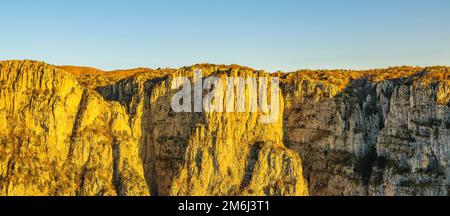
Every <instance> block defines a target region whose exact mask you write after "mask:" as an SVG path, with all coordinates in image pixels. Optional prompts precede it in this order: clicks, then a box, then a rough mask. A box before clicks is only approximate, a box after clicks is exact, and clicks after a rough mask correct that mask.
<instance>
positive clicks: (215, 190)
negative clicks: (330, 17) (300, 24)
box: [0, 61, 450, 195]
mask: <svg viewBox="0 0 450 216" xmlns="http://www.w3.org/2000/svg"><path fill="white" fill-rule="evenodd" d="M196 70H201V71H202V72H203V74H204V76H205V78H207V77H211V76H214V77H218V78H219V79H220V80H222V81H223V82H224V83H226V78H227V77H236V76H240V77H277V78H279V79H280V86H281V92H280V99H281V100H280V102H279V104H278V106H279V108H280V113H279V120H278V121H276V122H275V123H271V124H263V123H261V122H260V121H259V118H260V117H261V116H262V115H264V113H262V112H249V111H248V110H247V111H245V112H240V113H236V112H233V113H226V112H224V113H220V112H202V113H194V112H193V113H176V112H174V111H173V110H172V109H171V100H172V98H173V96H174V94H176V92H177V91H178V90H179V89H174V88H172V87H173V86H172V85H173V81H174V79H175V78H178V77H188V78H189V79H190V80H193V73H194V71H196ZM449 74H450V72H449V69H448V68H445V67H434V68H406V67H404V68H392V69H386V70H373V71H361V72H356V71H298V72H294V73H273V74H268V73H266V72H263V71H256V70H253V69H251V68H246V67H241V66H236V65H231V66H224V65H195V66H191V67H184V68H180V69H158V70H152V69H145V68H139V69H133V70H125V71H112V72H103V71H99V70H94V69H89V68H80V67H67V66H66V67H55V66H51V65H47V64H45V63H42V62H35V61H5V62H1V63H0V194H1V195H447V194H448V193H449V192H450V191H449V185H450V166H449V164H448V161H449V157H450V150H449V145H450V141H449V140H450V112H449V101H450V96H449V95H450V94H449V93H450V84H449ZM205 93H207V92H204V94H205ZM219 93H220V94H221V95H225V94H227V92H225V91H223V89H222V91H220V92H219ZM233 94H234V95H235V96H236V97H239V95H238V94H237V92H234V93H233ZM252 94H256V93H255V92H253V91H250V90H249V89H248V88H247V89H246V92H245V96H246V98H249V97H252V96H255V95H252ZM216 103H217V101H216ZM222 103H223V104H224V105H225V106H236V105H235V104H230V103H229V102H228V104H227V101H225V100H224V101H222Z"/></svg>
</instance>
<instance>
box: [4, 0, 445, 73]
mask: <svg viewBox="0 0 450 216" xmlns="http://www.w3.org/2000/svg"><path fill="white" fill-rule="evenodd" d="M11 59H33V60H41V61H45V62H47V63H50V64H54V65H79V66H92V67H97V68H100V69H104V70H114V69H125V68H135V67H149V68H158V67H161V68H165V67H171V68H178V67H181V66H187V65H193V64H196V63H213V64H240V65H245V66H249V67H252V68H255V69H261V70H266V71H278V70H281V71H294V70H297V69H305V68H308V69H336V68H345V69H368V68H384V67H388V66H400V65H411V66H416V65H419V66H429V65H450V1H448V0H340V1H337V0H296V1H295V0H292V1H290V0H272V1H268V0H184V1H182V0H157V1H150V0H121V1H119V0H116V1H115V0H65V1H60V0H39V1H36V0H0V60H11Z"/></svg>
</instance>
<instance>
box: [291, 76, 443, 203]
mask: <svg viewBox="0 0 450 216" xmlns="http://www.w3.org/2000/svg"><path fill="white" fill-rule="evenodd" d="M442 74H443V75H444V78H441V79H431V78H432V77H439V76H438V75H440V76H441V75H442ZM372 75H375V76H376V75H377V74H376V73H375V72H373V73H372ZM449 75H450V72H449V71H448V69H447V68H429V69H424V70H422V69H421V70H418V71H417V72H415V73H413V74H411V75H408V76H405V77H397V78H392V79H386V80H377V81H374V80H375V79H374V78H373V77H372V78H370V77H362V78H358V79H355V80H352V81H351V82H349V84H348V85H347V86H346V87H345V88H341V89H339V87H338V86H336V85H332V84H326V83H323V82H316V81H312V80H308V79H304V80H296V83H295V84H293V85H292V86H295V87H294V88H293V87H292V86H291V87H290V88H289V89H287V91H286V95H287V98H288V99H287V100H288V101H290V106H289V107H287V110H286V111H285V112H286V113H287V114H286V115H285V122H286V124H285V133H286V135H285V138H286V139H285V141H286V145H287V146H288V147H290V148H293V149H296V150H297V151H298V152H299V153H300V154H301V156H302V158H304V163H303V165H304V170H305V172H304V175H305V177H306V178H307V180H308V183H309V186H310V188H309V190H310V192H311V194H313V195H448V193H449V189H450V187H449V185H450V175H449V171H450V166H449V157H450V151H449V147H450V139H449V138H450V137H449V136H450V130H449V127H448V126H449V123H450V112H449V111H450V110H449V103H448V102H449V101H448V95H450V94H449V93H450V91H449V89H448V87H449V85H448V76H449Z"/></svg>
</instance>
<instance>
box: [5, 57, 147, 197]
mask: <svg viewBox="0 0 450 216" xmlns="http://www.w3.org/2000/svg"><path fill="white" fill-rule="evenodd" d="M128 121H129V117H128V115H127V114H126V112H125V109H123V107H122V106H120V105H119V104H118V103H112V102H106V101H104V100H103V99H102V97H101V96H100V95H99V94H98V93H96V92H95V91H91V90H89V89H87V88H83V87H82V86H80V85H79V84H78V82H77V80H76V79H75V78H74V77H72V76H71V75H70V74H67V73H66V72H64V71H62V70H59V69H57V68H55V67H52V66H49V65H46V64H44V63H40V62H30V61H25V62H20V61H11V62H2V63H1V64H0V194H2V195H148V194H149V192H148V187H147V185H146V184H145V181H144V171H143V169H142V163H141V159H140V157H139V154H138V150H137V143H136V141H135V140H134V138H133V137H132V134H131V128H130V127H129V126H128V124H127V123H128Z"/></svg>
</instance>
